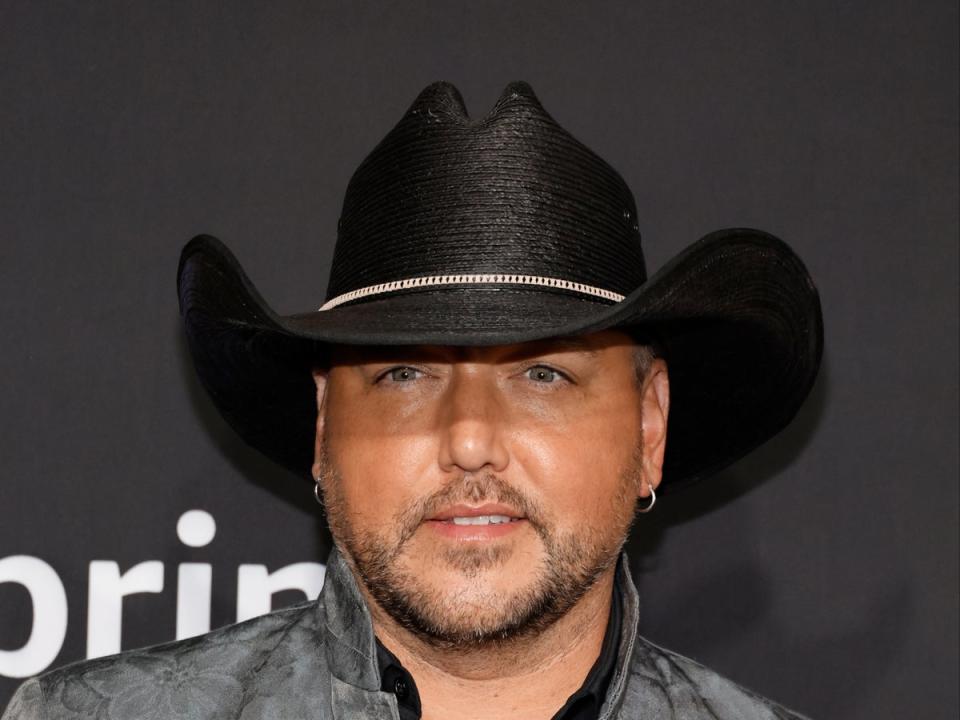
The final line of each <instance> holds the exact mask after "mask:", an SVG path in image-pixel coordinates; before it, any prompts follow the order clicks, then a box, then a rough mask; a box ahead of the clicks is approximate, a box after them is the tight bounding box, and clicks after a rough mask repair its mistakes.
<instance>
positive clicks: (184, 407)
mask: <svg viewBox="0 0 960 720" xmlns="http://www.w3.org/2000/svg"><path fill="white" fill-rule="evenodd" d="M438 79H445V80H449V81H452V82H453V83H454V84H455V85H457V87H458V88H460V90H461V91H462V92H463V94H464V97H465V99H466V103H467V106H468V108H469V110H470V113H471V115H472V116H473V117H482V116H483V115H484V114H486V112H487V111H488V110H489V109H490V106H491V105H492V103H493V102H494V101H495V100H496V98H497V97H498V96H499V94H500V92H501V91H502V89H503V87H504V86H505V85H506V84H507V83H508V82H509V81H511V80H518V79H522V80H527V81H528V82H530V83H531V85H532V86H533V87H534V88H535V90H536V92H537V94H538V96H539V98H540V100H541V101H542V102H543V104H544V106H545V107H546V108H547V110H548V111H549V112H550V113H551V114H552V115H553V116H554V117H555V118H556V119H557V120H558V122H560V123H561V124H562V125H563V126H564V127H567V128H568V129H569V130H570V131H571V132H572V133H573V134H574V135H575V136H576V137H577V138H579V139H580V140H582V141H583V142H585V143H586V144H587V145H588V146H590V147H591V148H593V149H594V150H595V151H596V152H597V153H598V154H600V155H601V156H602V157H604V158H605V159H606V160H608V161H609V162H610V163H611V164H612V165H613V166H614V167H615V168H616V169H617V170H618V171H619V172H620V173H621V174H622V175H623V176H624V178H625V179H626V181H627V182H628V184H629V185H630V186H631V189H632V190H633V193H634V195H635V197H636V200H637V207H638V210H639V224H640V229H641V232H642V233H643V237H644V247H645V252H646V256H647V265H648V268H649V269H650V271H651V273H652V272H655V271H656V270H657V269H658V268H659V267H660V266H661V265H662V264H663V263H664V262H665V261H666V260H667V259H669V258H671V257H672V256H674V255H675V254H676V253H677V252H679V251H680V250H681V249H682V248H684V247H686V246H687V245H689V244H690V243H692V242H694V241H695V240H697V239H698V238H699V237H701V236H702V235H704V234H706V233H707V232H709V231H711V230H714V229H717V228H721V227H730V226H738V225H739V226H750V227H759V228H763V229H766V230H769V231H771V232H773V233H774V234H776V235H778V236H780V237H782V238H784V239H785V240H787V241H788V242H789V243H790V244H791V245H792V246H793V247H794V248H795V249H796V250H797V252H798V253H799V254H800V256H801V257H802V258H803V259H804V261H805V262H806V264H807V266H808V267H809V269H810V271H811V273H812V275H813V277H814V279H815V280H816V282H817V284H818V287H819V289H820V293H821V299H822V302H823V312H824V319H825V326H826V338H825V340H826V345H825V347H826V350H825V357H824V363H823V367H822V370H821V373H820V376H819V378H818V380H817V384H816V386H815V387H814V389H813V392H812V393H811V396H810V397H809V399H808V401H807V402H806V404H805V405H804V407H803V408H802V410H801V412H800V414H799V415H798V417H797V418H796V420H795V421H794V422H793V423H792V424H791V425H790V426H789V427H788V428H787V429H786V430H784V431H783V432H782V433H781V434H780V435H778V436H777V437H776V438H774V439H773V440H772V441H771V442H769V443H767V444H766V445H764V446H763V447H762V448H759V449H758V450H756V451H755V452H753V453H752V454H751V455H750V456H748V457H747V458H745V459H744V460H742V461H740V462H738V463H737V464H736V465H734V466H733V467H731V468H729V469H728V470H726V471H724V472H723V473H721V474H720V475H718V476H717V477H714V478H711V479H709V480H708V481H706V482H704V483H702V484H701V485H700V486H698V487H696V488H694V489H691V490H690V491H687V492H684V493H676V494H667V495H664V496H663V497H662V498H661V499H660V500H659V501H658V503H657V507H656V509H655V510H654V512H652V513H650V514H649V515H644V516H641V517H640V518H639V520H638V522H637V525H636V528H635V530H634V533H633V536H632V537H631V539H630V542H629V546H628V550H629V552H630V557H631V562H632V564H633V566H634V572H635V575H636V577H637V580H638V584H639V586H640V590H641V594H642V598H643V601H642V617H641V623H642V628H641V632H642V633H643V634H644V635H645V636H646V637H648V638H649V639H651V640H652V641H654V642H657V643H659V644H662V645H665V646H667V647H669V648H671V649H673V650H676V651H679V652H681V653H683V654H685V655H688V656H691V657H693V658H696V659H697V660H699V661H701V662H703V663H704V664H706V665H708V666H710V667H712V668H714V669H716V670H718V671H719V672H721V673H723V674H725V675H727V676H729V677H732V678H733V679H735V680H736V681H738V682H740V683H742V684H743V685H745V686H747V687H750V688H752V689H755V690H757V691H758V692H761V693H763V694H765V695H768V696H771V697H773V698H775V699H777V700H779V701H780V702H783V703H784V704H786V705H788V706H791V707H794V708H796V709H797V710H800V711H802V712H804V713H807V714H809V715H811V716H812V717H824V718H826V717H833V718H863V719H866V718H879V717H890V718H894V717H908V716H909V717H953V716H955V715H956V711H957V684H956V677H957V672H958V667H957V618H958V609H957V588H958V578H957V505H958V501H957V481H956V478H957V476H958V461H957V436H958V424H957V411H958V393H957V367H958V353H957V336H958V325H957V304H958V297H957V288H958V276H957V272H958V244H957V233H958V224H957V193H958V186H957V152H958V149H957V94H956V87H957V8H956V5H955V3H947V2H944V3H939V2H932V3H923V4H920V5H916V4H907V3H895V2H856V3H846V4H837V3H830V2H817V3H804V4H801V5H799V6H797V5H792V4H782V3H764V2H737V3H733V4H730V3H693V4H689V3H685V4H670V3H658V2H638V3H620V2H608V1H605V0H604V1H601V2H599V3H592V4H590V5H589V6H587V5H583V6H580V5H579V4H573V3H569V4H564V3H560V4H556V3H540V2H532V3H520V4H517V3H508V2H491V3H483V4H478V5H475V6H470V7H469V8H466V7H464V8H462V9H459V10H458V9H456V8H452V7H449V6H448V5H447V4H445V3H440V2H425V3H415V4H413V5H404V6H399V5H394V4H389V3H364V2H360V3H349V4H347V3H342V4H341V3H333V2H325V3H292V2H291V3H271V4H254V3H231V4H226V5H223V4H216V5H214V4H209V5H205V4H193V3H191V4H173V3H171V4H167V3H163V4H136V3H134V4H129V3H119V2H100V3H69V2H65V3H19V2H9V3H4V4H2V8H0V97H2V98H3V102H2V103H0V157H2V162H0V308H2V312H0V348H2V349H0V384H2V385H0V386H2V394H0V398H2V400H0V473H2V477H0V707H2V706H3V705H5V703H6V702H7V700H8V699H9V697H10V696H11V695H12V693H13V691H14V689H15V688H16V686H17V685H18V684H19V683H20V682H21V681H22V680H23V679H24V678H27V677H31V676H33V675H36V674H38V673H42V672H44V671H45V670H48V669H50V668H53V667H57V666H60V665H63V664H65V663H69V662H72V661H76V660H81V659H83V658H88V657H96V656H100V655H104V654H109V653H114V652H117V651H120V650H125V649H129V648H133V647H139V646H144V645H150V644H154V643H160V642H166V641H169V640H173V639H175V638H184V637H189V636H191V635H195V634H198V633H202V632H204V631H206V630H208V629H210V628H214V627H218V626H221V625H224V624H228V623H233V622H236V621H238V620H243V619H246V618H249V617H253V616H256V615H258V614H261V613H264V612H268V611H269V610H270V609H272V608H278V607H282V606H284V605H288V604H290V603H294V602H300V601H302V600H304V599H305V598H312V597H315V596H316V595H317V593H318V592H319V590H320V588H321V587H322V584H323V580H324V569H325V564H324V563H325V561H326V558H327V554H328V552H329V548H330V546H331V542H330V537H329V533H328V530H327V528H326V525H325V521H324V518H323V516H322V513H321V512H320V508H319V507H318V506H317V504H316V502H315V501H314V498H313V492H312V490H313V488H312V486H311V485H310V484H309V483H308V482H305V481H303V480H302V479H298V478H296V477H293V476H292V475H291V474H289V473H288V472H286V471H284V470H282V469H280V468H278V467H276V466H274V465H273V464H272V463H270V462H269V461H268V460H266V459H264V458H263V457H261V456H260V455H259V454H258V453H256V452H255V451H253V450H251V449H249V448H247V447H246V446H245V445H244V444H243V443H242V442H241V441H240V440H239V439H238V438H237V437H236V436H235V434H234V433H233V432H232V431H231V430H230V429H229V428H228V427H227V425H226V423H225V422H224V421H223V420H222V419H221V418H220V416H219V415H218V414H217V412H216V410H215V409H214V408H213V406H212V404H211V403H210V401H209V399H208V398H207V396H206V394H205V392H204V391H203V389H202V388H201V387H200V386H199V385H198V381H197V379H196V377H195V375H194V371H193V367H192V364H191V360H190V357H189V354H188V352H187V350H186V345H185V341H184V338H183V334H182V329H181V326H180V319H179V315H178V309H177V297H176V287H175V283H176V277H175V276H176V268H177V260H178V257H179V252H180V249H181V247H182V246H183V244H184V243H185V242H186V241H187V240H189V238H191V237H192V236H194V235H196V234H198V233H210V234H212V235H215V236H217V237H219V238H221V239H222V240H224V242H226V243H227V244H228V245H229V246H230V248H231V249H232V250H233V251H234V252H235V253H236V255H237V257H238V258H239V260H240V262H241V263H242V264H243V266H244V267H245V268H246V269H247V270H248V272H249V274H250V277H251V279H252V280H253V282H254V283H255V284H256V285H257V287H258V288H259V290H260V291H261V293H262V294H263V296H264V297H265V298H266V299H267V301H268V302H269V303H270V304H271V306H272V307H273V308H274V309H275V310H277V312H280V313H283V314H292V313H299V312H306V311H309V310H312V309H314V308H316V307H318V306H319V305H320V304H321V303H322V301H323V298H324V294H325V289H326V278H327V272H328V269H329V264H330V258H331V255H332V252H333V244H334V241H335V237H336V229H337V218H338V216H339V213H340V203H341V202H342V199H343V192H344V190H345V188H346V184H347V182H348V181H349V179H350V176H351V174H352V173H353V171H354V170H355V169H356V167H357V166H358V165H359V163H360V161H361V160H362V159H363V157H364V156H365V155H366V154H367V153H368V152H369V151H370V150H371V149H372V148H373V147H374V145H375V144H376V143H377V142H379V140H380V139H381V138H382V137H383V135H384V134H386V132H387V131H388V130H389V129H390V128H391V127H392V126H393V125H394V123H396V121H397V120H398V119H399V118H400V117H401V115H402V114H403V113H404V111H405V110H406V109H407V107H408V106H409V104H410V103H411V102H412V101H413V99H414V97H415V96H416V94H417V93H418V92H419V91H420V90H421V89H422V88H423V87H424V86H426V85H427V84H428V83H430V82H431V81H434V80H438Z"/></svg>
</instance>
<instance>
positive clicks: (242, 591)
mask: <svg viewBox="0 0 960 720" xmlns="http://www.w3.org/2000/svg"><path fill="white" fill-rule="evenodd" d="M326 571H327V568H326V566H325V565H323V564H321V563H315V562H300V563H294V564H293V565H287V566H286V567H282V568H280V569H279V570H277V571H275V572H273V573H267V566H266V565H241V566H240V568H239V569H238V570H237V622H240V621H242V620H248V619H250V618H252V617H256V616H257V615H263V614H264V613H268V612H270V607H271V606H270V596H271V595H273V594H274V593H276V592H280V591H281V590H302V591H303V592H304V593H306V595H307V598H308V599H310V600H312V599H313V598H315V597H316V596H317V594H318V593H319V592H320V588H322V587H323V578H324V577H325V576H326Z"/></svg>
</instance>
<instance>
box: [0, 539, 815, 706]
mask: <svg viewBox="0 0 960 720" xmlns="http://www.w3.org/2000/svg"><path fill="white" fill-rule="evenodd" d="M617 587H618V592H620V593H621V598H622V601H623V608H624V613H623V626H622V629H621V643H620V647H619V649H618V656H617V660H618V662H617V668H616V670H615V672H614V677H613V679H612V680H611V682H610V687H609V689H608V691H607V698H606V700H605V702H604V706H603V708H602V710H601V713H600V717H601V720H627V719H634V718H657V719H658V720H660V719H662V720H700V719H710V720H804V719H803V717H802V716H800V715H797V714H796V713H793V712H791V711H789V710H787V709H785V708H783V707H781V706H779V705H777V704H775V703H773V702H770V701H769V700H766V699H764V698H761V697H759V696H757V695H755V694H753V693H751V692H749V691H747V690H744V689H743V688H741V687H739V686H738V685H736V684H734V683H732V682H730V681H729V680H726V679H724V678H722V677H721V676H719V675H718V674H716V673H714V672H712V671H711V670H708V669H707V668H705V667H703V666H702V665H699V664H698V663H696V662H694V661H692V660H689V659H688V658H685V657H682V656H680V655H677V654H676V653H672V652H670V651H668V650H664V649H663V648H660V647H657V646H656V645H654V644H652V643H649V642H647V641H646V640H644V639H643V638H642V637H640V636H639V635H638V634H637V618H638V605H639V603H638V598H637V591H636V589H635V587H634V585H633V581H632V580H631V578H630V573H629V570H628V569H627V563H626V558H625V557H622V558H621V560H620V564H619V567H618V570H617ZM398 717H399V716H398V714H397V704H396V699H395V697H394V696H393V695H392V694H390V693H385V692H382V691H381V690H380V677H379V669H378V665H377V659H376V645H375V638H374V634H373V627H372V625H371V622H370V615H369V613H368V611H367V608H366V606H365V604H364V602H363V600H362V598H361V596H360V593H359V591H358V589H357V586H356V583H355V581H354V578H353V576H352V575H351V573H350V571H349V569H348V568H347V567H346V565H345V563H344V562H343V560H342V559H341V558H340V557H339V556H338V555H337V553H336V551H334V552H333V553H332V554H331V556H330V559H329V562H328V566H327V575H326V583H325V585H324V588H323V591H322V592H321V594H320V597H319V598H318V599H317V600H315V601H311V602H306V603H301V604H300V605H296V606H293V607H290V608H286V609H284V610H279V611H276V612H273V613H269V614H267V615H263V616H261V617H258V618H254V619H252V620H248V621H246V622H243V623H238V624H236V625H230V626H228V627H225V628H220V629H218V630H214V631H212V632H210V633H207V634H205V635H201V636H198V637H195V638H190V639H187V640H180V641H175V642H172V643H165V644H163V645H155V646H153V647H149V648H143V649H140V650H131V651H128V652H124V653H120V654H118V655H113V656H109V657H102V658H96V659H93V660H85V661H81V662H77V663H73V664H71V665H67V666H64V667H62V668H59V669H56V670H52V671H50V672H47V673H45V674H44V675H41V676H39V677H37V678H33V679H31V680H28V681H26V682H25V683H24V684H23V685H21V686H20V688H19V689H18V690H17V693H16V694H15V695H14V697H13V699H12V700H11V702H10V704H9V705H8V706H7V709H6V711H5V712H4V714H3V717H2V718H0V720H80V719H81V718H83V719H84V720H88V719H92V720H134V719H136V720H287V719H289V718H298V720H299V719H301V718H302V719H304V720H327V719H329V718H370V719H371V720H381V719H382V720H397V718H398Z"/></svg>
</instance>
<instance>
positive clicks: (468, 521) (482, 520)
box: [453, 515, 510, 525]
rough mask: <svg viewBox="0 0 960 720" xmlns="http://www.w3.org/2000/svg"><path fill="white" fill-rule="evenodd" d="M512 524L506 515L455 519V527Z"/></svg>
mask: <svg viewBox="0 0 960 720" xmlns="http://www.w3.org/2000/svg"><path fill="white" fill-rule="evenodd" d="M508 522H510V518H509V517H508V516H506V515H477V516H476V517H455V518H453V524H454V525H499V524H501V523H508Z"/></svg>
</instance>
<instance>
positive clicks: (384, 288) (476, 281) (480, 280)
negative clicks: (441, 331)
mask: <svg viewBox="0 0 960 720" xmlns="http://www.w3.org/2000/svg"><path fill="white" fill-rule="evenodd" d="M435 285H540V286H542V287H552V288H559V289H561V290H570V291H572V292H578V293H581V294H582V295H592V296H593V297H600V298H603V299H605V300H612V301H613V302H620V301H621V300H623V298H624V297H625V296H624V295H621V294H620V293H615V292H613V291H612V290H605V289H603V288H598V287H594V286H593V285H585V284H583V283H579V282H574V281H573V280H563V279H561V278H551V277H543V276H541V275H501V274H484V275H426V276H423V277H412V278H406V279H404V280H392V281H391V282H385V283H380V284H379V285H368V286H367V287H362V288H358V289H356V290H351V291H350V292H345V293H343V294H342V295H337V296H336V297H334V298H331V299H330V300H327V301H326V302H325V303H324V304H323V305H321V306H320V310H321V311H322V310H331V309H333V308H335V307H337V306H338V305H343V304H344V303H348V302H350V301H351V300H359V299H360V298H366V297H370V296H372V295H381V294H383V293H389V292H394V291H395V290H407V289H409V288H422V287H431V286H435Z"/></svg>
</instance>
